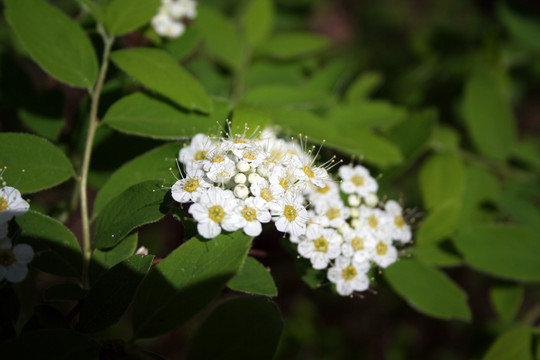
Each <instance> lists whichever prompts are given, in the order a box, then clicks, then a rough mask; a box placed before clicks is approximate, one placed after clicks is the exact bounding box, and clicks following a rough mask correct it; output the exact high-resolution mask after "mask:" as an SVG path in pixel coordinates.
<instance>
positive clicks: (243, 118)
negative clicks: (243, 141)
mask: <svg viewBox="0 0 540 360" xmlns="http://www.w3.org/2000/svg"><path fill="white" fill-rule="evenodd" d="M271 124H272V117H271V115H270V114H269V113H268V111H265V110H264V109H263V108H260V107H257V106H251V105H248V104H243V103H240V104H238V105H237V106H236V107H235V108H234V112H233V119H232V132H233V134H243V133H244V131H245V132H246V134H247V135H248V136H249V135H250V134H252V133H253V132H255V131H262V130H263V129H264V128H265V127H267V126H269V125H271Z"/></svg>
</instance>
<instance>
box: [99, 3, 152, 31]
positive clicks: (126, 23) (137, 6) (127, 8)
mask: <svg viewBox="0 0 540 360" xmlns="http://www.w3.org/2000/svg"><path fill="white" fill-rule="evenodd" d="M160 5H161V2H160V1H159V0H113V1H111V2H110V3H109V4H108V6H107V7H106V9H105V25H106V27H107V30H109V34H110V35H113V36H118V35H122V34H125V33H127V32H130V31H133V30H135V29H137V28H138V27H141V26H142V25H145V24H147V23H148V22H150V19H152V17H153V16H154V15H156V14H157V12H158V9H159V6H160Z"/></svg>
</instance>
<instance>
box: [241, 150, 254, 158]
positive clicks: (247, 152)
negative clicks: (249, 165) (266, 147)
mask: <svg viewBox="0 0 540 360" xmlns="http://www.w3.org/2000/svg"><path fill="white" fill-rule="evenodd" d="M243 157H244V159H248V160H255V159H256V158H257V155H256V154H255V153H253V152H249V151H246V152H245V153H244V156H243Z"/></svg>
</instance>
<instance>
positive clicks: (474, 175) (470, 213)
mask: <svg viewBox="0 0 540 360" xmlns="http://www.w3.org/2000/svg"><path fill="white" fill-rule="evenodd" d="M499 188H500V186H499V183H498V181H497V178H495V176H494V175H493V174H491V173H490V172H489V171H487V170H485V169H483V168H481V167H480V166H477V165H472V164H469V165H467V167H466V168H465V188H464V191H463V196H462V200H461V212H460V219H459V221H458V224H459V226H464V225H467V224H469V223H471V222H473V221H475V218H474V214H475V212H476V211H478V208H479V207H480V205H481V204H482V202H484V201H488V200H493V199H494V198H495V197H496V196H497V194H498V192H499Z"/></svg>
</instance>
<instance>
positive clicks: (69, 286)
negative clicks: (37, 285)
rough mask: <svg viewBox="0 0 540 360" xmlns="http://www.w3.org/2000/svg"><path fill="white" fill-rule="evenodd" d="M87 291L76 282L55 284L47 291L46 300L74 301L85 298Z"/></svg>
mask: <svg viewBox="0 0 540 360" xmlns="http://www.w3.org/2000/svg"><path fill="white" fill-rule="evenodd" d="M86 294H87V291H86V290H84V289H83V288H81V286H80V285H79V284H76V283H65V284H59V285H54V286H51V287H50V288H48V289H47V290H46V291H45V295H44V299H45V300H46V301H73V300H80V299H83V298H84V297H85V296H86Z"/></svg>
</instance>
